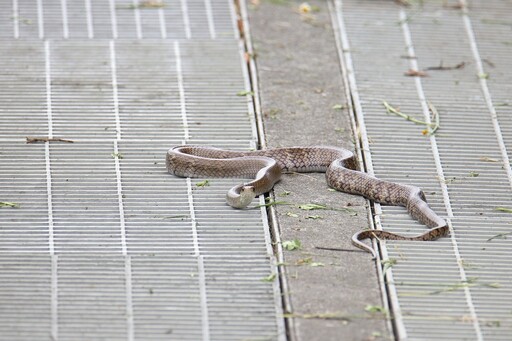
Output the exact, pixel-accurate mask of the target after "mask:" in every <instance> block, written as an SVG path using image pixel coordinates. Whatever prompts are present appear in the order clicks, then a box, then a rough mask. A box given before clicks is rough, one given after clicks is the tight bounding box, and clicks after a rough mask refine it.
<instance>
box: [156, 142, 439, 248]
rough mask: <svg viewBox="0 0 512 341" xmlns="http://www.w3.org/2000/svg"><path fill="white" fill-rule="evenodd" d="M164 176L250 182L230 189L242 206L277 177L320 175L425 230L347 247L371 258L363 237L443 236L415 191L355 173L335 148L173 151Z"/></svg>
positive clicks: (359, 236) (346, 155)
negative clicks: (394, 208)
mask: <svg viewBox="0 0 512 341" xmlns="http://www.w3.org/2000/svg"><path fill="white" fill-rule="evenodd" d="M166 165H167V169H168V171H169V173H171V174H174V175H176V176H180V177H230V178H234V177H243V178H254V180H253V181H250V182H248V183H245V184H240V185H237V186H235V187H233V188H231V189H230V190H229V191H228V193H227V195H226V201H227V203H228V204H229V205H230V206H232V207H234V208H244V207H246V206H248V205H249V204H250V203H251V201H252V200H253V199H254V197H255V196H258V195H260V194H263V193H266V192H269V191H270V190H271V189H272V187H273V186H274V184H275V183H276V182H278V181H279V179H280V177H281V173H282V172H325V176H326V179H327V184H328V185H329V186H330V187H332V188H334V189H336V190H338V191H341V192H346V193H351V194H357V195H362V196H364V197H366V198H368V199H370V200H373V201H375V202H378V203H382V204H388V205H399V206H405V207H406V208H407V211H408V212H409V214H410V215H411V216H412V217H413V218H414V219H416V220H418V221H419V222H420V223H422V224H424V225H426V226H428V227H430V228H431V229H430V230H429V231H427V232H425V233H423V234H421V235H418V236H413V237H405V236H401V235H397V234H394V233H391V232H386V231H382V230H363V231H360V232H357V233H356V234H354V236H353V237H352V243H353V244H354V245H355V246H356V247H358V248H360V249H362V250H365V251H368V252H370V253H371V254H372V255H373V257H374V258H375V256H376V254H375V251H374V250H373V249H372V248H370V247H368V246H367V245H366V244H364V243H362V242H361V240H363V239H367V238H377V239H388V240H424V241H427V240H435V239H438V238H440V237H443V236H446V235H447V234H448V232H449V229H448V225H447V224H446V222H445V220H444V219H442V218H441V217H439V216H438V215H437V214H436V213H435V212H434V211H433V210H432V209H431V208H430V207H429V206H428V204H427V202H426V199H425V195H424V194H423V192H422V191H421V189H420V188H418V187H415V186H409V185H402V184H398V183H393V182H389V181H384V180H380V179H377V178H375V177H372V176H370V175H368V174H366V173H363V172H360V171H357V170H356V168H357V166H356V160H355V157H354V154H353V153H352V152H351V151H349V150H346V149H343V148H337V147H291V148H275V149H268V150H256V151H247V152H238V151H231V150H224V149H218V148H214V147H200V146H177V147H174V148H171V149H170V150H169V151H168V152H167V157H166Z"/></svg>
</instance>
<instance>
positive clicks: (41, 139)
mask: <svg viewBox="0 0 512 341" xmlns="http://www.w3.org/2000/svg"><path fill="white" fill-rule="evenodd" d="M38 142H66V143H74V142H75V141H72V140H65V139H61V138H58V137H28V136H27V143H38Z"/></svg>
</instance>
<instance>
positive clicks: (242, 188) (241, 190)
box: [226, 185, 256, 208]
mask: <svg viewBox="0 0 512 341" xmlns="http://www.w3.org/2000/svg"><path fill="white" fill-rule="evenodd" d="M255 196H256V189H255V188H254V186H247V185H239V186H236V187H233V188H232V189H230V190H229V191H228V193H227V195H226V201H227V202H228V204H229V206H231V207H234V208H244V207H247V206H249V204H250V203H251V202H252V199H254V197H255Z"/></svg>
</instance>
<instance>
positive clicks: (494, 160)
mask: <svg viewBox="0 0 512 341" xmlns="http://www.w3.org/2000/svg"><path fill="white" fill-rule="evenodd" d="M480 161H484V162H498V160H496V159H493V158H490V157H487V156H481V157H480Z"/></svg>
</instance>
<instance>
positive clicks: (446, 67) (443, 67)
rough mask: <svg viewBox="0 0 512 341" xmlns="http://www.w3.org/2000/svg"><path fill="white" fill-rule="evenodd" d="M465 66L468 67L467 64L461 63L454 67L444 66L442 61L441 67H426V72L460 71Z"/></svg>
mask: <svg viewBox="0 0 512 341" xmlns="http://www.w3.org/2000/svg"><path fill="white" fill-rule="evenodd" d="M464 66H466V62H460V63H459V64H457V65H454V66H444V65H443V61H441V62H440V63H439V66H429V67H426V68H425V69H424V70H427V71H428V70H433V71H444V70H459V69H463V68H464Z"/></svg>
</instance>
